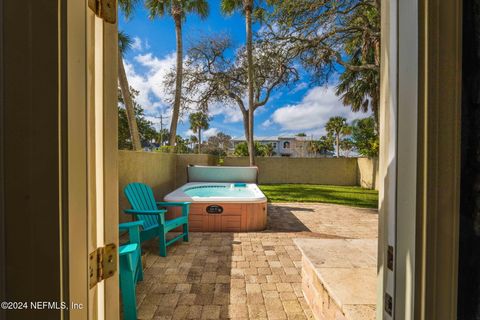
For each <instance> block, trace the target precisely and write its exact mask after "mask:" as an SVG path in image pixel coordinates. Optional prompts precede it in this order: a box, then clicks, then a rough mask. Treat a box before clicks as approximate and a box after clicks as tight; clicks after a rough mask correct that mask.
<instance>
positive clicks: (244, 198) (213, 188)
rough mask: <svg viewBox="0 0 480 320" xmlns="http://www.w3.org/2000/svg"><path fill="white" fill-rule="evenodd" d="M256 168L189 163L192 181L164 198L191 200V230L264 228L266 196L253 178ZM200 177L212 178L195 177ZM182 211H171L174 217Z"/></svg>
mask: <svg viewBox="0 0 480 320" xmlns="http://www.w3.org/2000/svg"><path fill="white" fill-rule="evenodd" d="M257 170H258V169H257V168H256V167H203V166H194V167H192V166H190V167H188V171H187V172H188V180H189V181H190V182H188V183H187V184H185V185H183V186H182V187H180V188H178V189H177V190H175V191H173V192H171V193H169V194H168V195H166V196H165V198H164V201H166V202H182V201H188V202H191V203H192V204H191V206H190V215H189V228H190V231H194V232H222V231H224V232H247V231H260V230H264V229H265V227H266V224H267V198H266V197H265V195H264V194H263V192H262V191H261V190H260V189H259V188H258V186H257V184H256V183H253V182H252V180H254V181H256V176H257ZM198 179H201V180H210V181H192V180H198ZM226 181H228V182H226ZM180 214H181V213H180V211H172V212H169V215H170V216H171V217H174V216H178V215H180ZM167 218H169V217H168V216H167Z"/></svg>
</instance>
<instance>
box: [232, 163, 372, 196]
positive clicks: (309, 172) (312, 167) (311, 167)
mask: <svg viewBox="0 0 480 320" xmlns="http://www.w3.org/2000/svg"><path fill="white" fill-rule="evenodd" d="M256 161H257V166H258V169H259V170H258V171H259V177H258V178H259V183H260V184H273V183H308V184H327V185H338V186H357V185H358V186H362V187H364V188H369V189H374V188H375V187H376V180H377V179H378V174H377V170H378V163H377V160H372V159H367V158H339V159H337V158H280V157H278V158H277V157H272V158H260V157H259V158H257V159H256ZM224 165H225V166H247V165H248V158H247V157H227V158H225V160H224Z"/></svg>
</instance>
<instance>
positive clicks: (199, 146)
mask: <svg viewBox="0 0 480 320" xmlns="http://www.w3.org/2000/svg"><path fill="white" fill-rule="evenodd" d="M200 153H202V129H200V128H198V154H200Z"/></svg>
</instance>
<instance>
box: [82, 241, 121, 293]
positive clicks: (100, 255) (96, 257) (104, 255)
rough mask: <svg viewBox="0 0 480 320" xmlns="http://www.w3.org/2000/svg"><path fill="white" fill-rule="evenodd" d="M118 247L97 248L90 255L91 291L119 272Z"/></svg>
mask: <svg viewBox="0 0 480 320" xmlns="http://www.w3.org/2000/svg"><path fill="white" fill-rule="evenodd" d="M117 256H118V251H117V246H115V245H114V244H113V243H111V244H107V245H106V246H105V247H100V248H97V249H96V250H95V251H93V252H92V253H90V254H89V255H88V264H89V265H88V269H89V270H88V272H89V279H90V281H89V282H90V289H91V288H93V287H95V286H96V285H97V283H99V282H101V281H103V280H105V279H107V278H110V277H111V276H113V275H114V274H115V271H117Z"/></svg>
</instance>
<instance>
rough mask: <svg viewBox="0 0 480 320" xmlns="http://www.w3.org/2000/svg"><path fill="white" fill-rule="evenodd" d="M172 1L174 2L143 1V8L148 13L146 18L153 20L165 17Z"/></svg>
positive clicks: (160, 0) (165, 0)
mask: <svg viewBox="0 0 480 320" xmlns="http://www.w3.org/2000/svg"><path fill="white" fill-rule="evenodd" d="M172 1H174V0H145V8H146V9H147V11H148V17H149V18H150V19H152V20H153V19H155V18H158V17H163V16H165V14H167V12H168V13H170V12H171V10H170V8H171V6H172Z"/></svg>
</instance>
